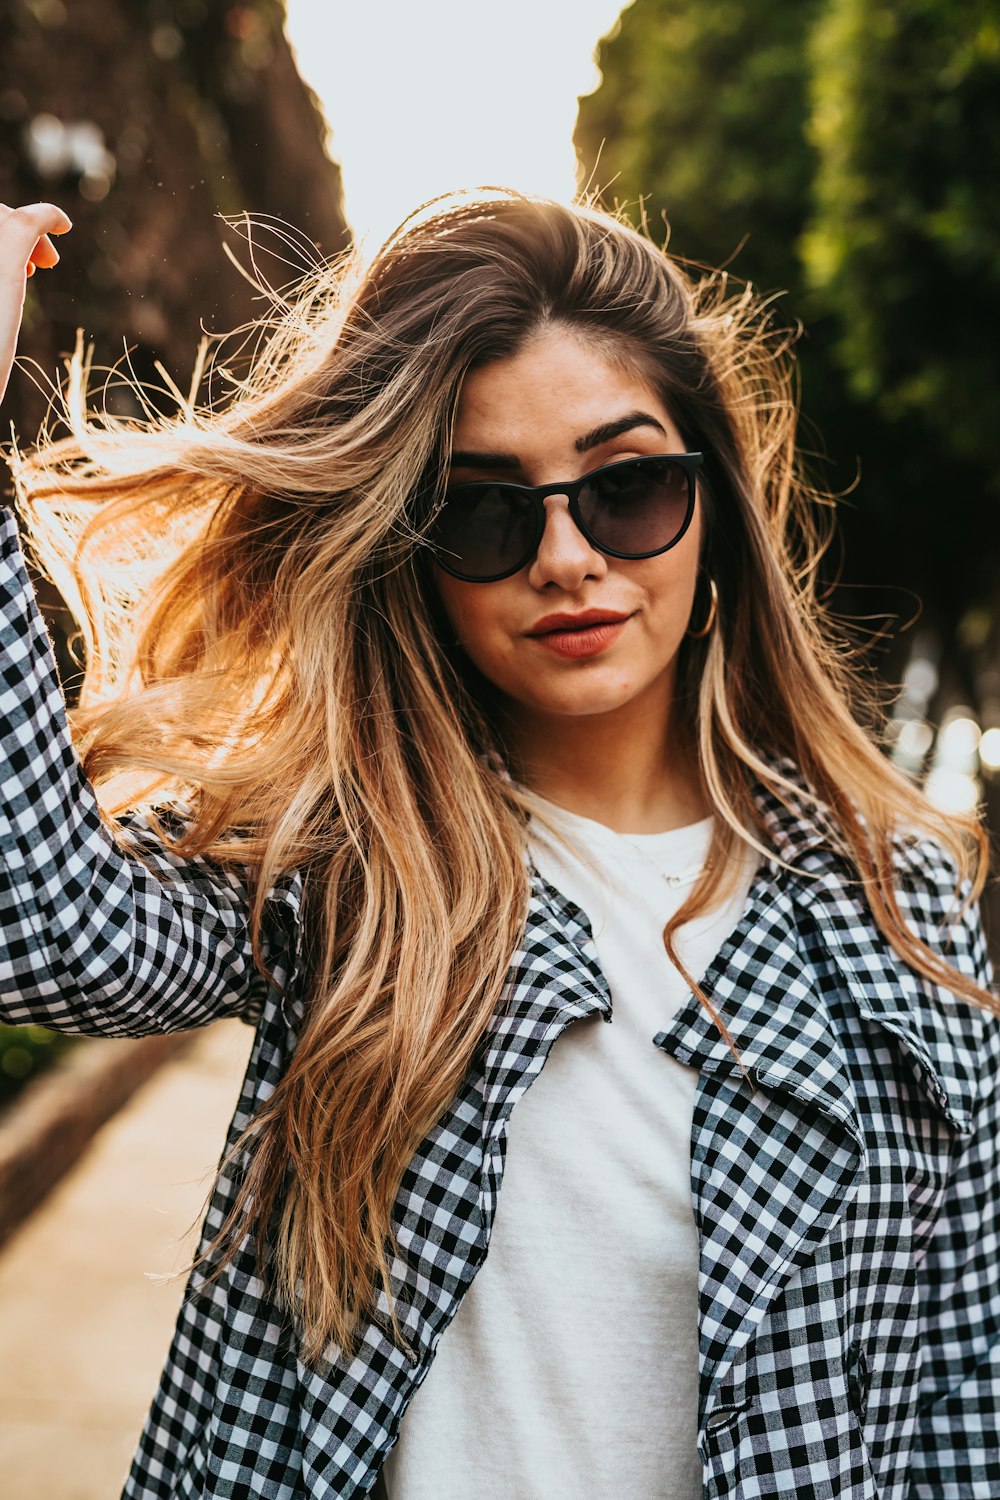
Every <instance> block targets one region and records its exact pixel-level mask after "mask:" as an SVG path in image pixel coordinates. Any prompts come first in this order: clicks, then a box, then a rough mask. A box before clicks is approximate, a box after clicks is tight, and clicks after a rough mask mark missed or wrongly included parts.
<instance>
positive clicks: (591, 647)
mask: <svg viewBox="0 0 1000 1500" xmlns="http://www.w3.org/2000/svg"><path fill="white" fill-rule="evenodd" d="M629 618H630V616H628V615H626V616H625V618H624V619H620V620H605V621H602V622H601V623H598V624H593V625H582V626H578V627H576V628H575V629H565V628H564V629H558V630H546V631H544V632H543V633H541V634H540V635H532V636H531V637H530V639H531V640H533V641H537V642H538V644H539V645H540V646H546V647H547V648H548V649H549V650H550V651H554V652H555V653H556V655H557V656H573V657H582V656H597V655H598V654H599V653H600V652H601V651H606V650H607V648H608V647H609V646H610V645H612V644H613V643H614V642H615V641H616V640H617V639H618V637H619V636H620V635H621V633H622V631H623V630H624V629H625V626H626V625H627V624H628V622H629Z"/></svg>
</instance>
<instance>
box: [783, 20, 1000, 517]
mask: <svg viewBox="0 0 1000 1500" xmlns="http://www.w3.org/2000/svg"><path fill="white" fill-rule="evenodd" d="M811 61H812V83H811V90H810V94H811V127H810V136H811V139H812V140H813V142H814V144H815V146H816V149H817V153H818V163H817V172H816V180H815V188H814V195H815V202H816V208H815V212H814V214H813V217H812V221H811V224H810V227H809V230H808V233H807V234H806V236H805V240H804V244H803V252H804V260H805V267H806V271H807V274H808V278H809V281H810V284H811V285H812V286H813V287H814V288H816V290H817V291H818V292H819V293H820V294H821V295H822V297H823V299H824V301H825V302H826V304H827V305H828V306H829V307H830V308H831V310H832V311H833V312H834V313H835V315H836V317H837V322H838V330H839V331H838V338H837V341H836V351H837V354H838V356H839V358H840V360H841V362H842V364H843V367H844V369H845V370H846V372H847V374H848V377H849V380H850V382H851V387H852V389H853V390H854V392H855V393H856V394H857V395H858V396H859V397H860V398H861V399H862V400H865V401H870V402H873V403H874V404H875V405H876V406H877V407H878V408H879V410H880V411H881V412H882V413H883V414H884V415H885V417H886V418H888V419H889V420H890V421H893V420H895V419H897V418H899V417H903V416H906V415H908V414H912V415H913V416H915V417H916V418H917V419H918V420H919V421H920V423H921V424H925V425H926V426H927V427H929V428H931V429H933V431H934V432H935V434H936V435H937V438H938V440H939V442H940V443H941V444H942V445H943V446H944V448H945V449H946V450H947V451H948V452H950V453H951V454H953V455H954V456H956V457H959V458H963V459H967V460H971V461H972V462H973V463H976V464H980V465H982V468H983V474H982V479H983V481H984V483H986V484H987V486H988V488H989V491H990V493H991V495H992V497H993V499H994V500H995V499H996V498H998V497H1000V473H998V470H997V466H996V462H995V453H996V416H995V394H994V393H995V387H996V375H997V353H996V346H997V332H998V329H1000V258H998V255H997V246H998V244H1000V196H998V194H997V182H998V180H1000V109H998V108H997V101H998V99H1000V5H998V4H997V0H962V3H957V0H907V4H905V5H899V4H898V3H895V0H828V3H827V5H826V8H825V11H824V13H823V14H822V16H821V18H820V21H819V24H818V26H817V27H816V30H815V34H814V37H813V41H812V46H811ZM938 486H939V489H938V493H939V495H941V498H944V496H943V493H942V492H943V491H944V490H946V489H947V488H948V487H949V486H948V484H947V479H946V476H945V475H944V474H943V473H942V474H940V475H939V476H938ZM948 500H949V506H951V505H952V504H953V503H954V500H955V497H954V496H952V495H949V497H948Z"/></svg>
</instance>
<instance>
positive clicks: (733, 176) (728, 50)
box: [576, 0, 819, 290]
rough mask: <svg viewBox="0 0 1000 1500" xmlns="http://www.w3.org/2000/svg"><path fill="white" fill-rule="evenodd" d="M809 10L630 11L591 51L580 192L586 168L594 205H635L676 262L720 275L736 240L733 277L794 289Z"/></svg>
mask: <svg viewBox="0 0 1000 1500" xmlns="http://www.w3.org/2000/svg"><path fill="white" fill-rule="evenodd" d="M818 3H819V0H759V3H758V4H755V5H752V6H751V5H747V4H745V3H743V0H698V3H693V0H636V3H635V4H634V5H633V6H632V7H631V8H630V9H629V10H627V11H626V12H625V14H624V15H623V17H622V18H621V22H620V25H619V27H618V28H617V30H616V32H613V33H612V35H611V36H610V37H609V38H608V39H607V40H605V41H604V42H602V43H601V45H600V48H599V51H598V65H599V66H600V68H601V70H602V73H603V75H604V81H603V83H602V85H601V87H600V89H599V90H598V91H597V93H595V94H591V95H589V96H588V97H587V98H585V99H583V100H581V104H580V119H579V124H578V126H577V135H576V143H577V151H578V154H579V157H580V160H581V164H582V174H581V175H582V177H583V178H584V180H586V178H587V177H588V176H589V175H590V172H591V170H592V169H593V168H594V166H595V163H596V164H597V166H596V173H595V177H596V182H597V185H598V186H601V187H603V186H604V185H605V184H610V186H609V188H608V190H607V192H606V193H605V198H606V200H610V199H611V198H613V197H614V196H617V197H618V198H619V199H621V200H632V201H633V202H634V200H636V199H637V198H638V197H639V196H640V195H641V196H642V197H643V199H644V200H645V201H646V205H647V208H648V212H649V215H650V219H651V221H652V224H653V226H654V229H655V222H656V219H657V218H658V217H659V216H660V215H661V214H662V213H664V212H665V213H666V216H667V218H668V220H669V223H670V225H671V229H672V234H671V241H670V248H671V250H672V251H674V252H675V253H677V254H679V255H682V256H686V257H689V258H691V259H695V260H701V261H705V262H707V263H708V264H710V265H719V264H722V263H723V262H727V261H730V260H731V259H732V257H733V255H734V252H736V251H737V250H738V247H739V246H740V245H741V243H742V242H743V241H746V245H745V248H744V249H742V250H740V251H739V254H738V255H736V258H735V261H733V266H732V268H733V270H734V271H735V273H736V274H737V275H738V276H740V277H742V278H744V279H746V280H751V281H753V282H754V283H755V284H757V285H758V286H762V287H763V288H764V289H766V290H770V289H772V288H775V287H782V288H783V287H787V286H790V285H794V284H795V282H796V281H797V280H798V279H799V278H798V274H797V271H798V267H797V262H796V252H795V245H796V240H797V238H798V236H799V234H800V233H801V231H802V228H803V226H804V215H805V213H806V211H807V208H808V193H809V183H810V179H811V176H812V172H813V154H812V150H811V148H810V147H809V145H808V143H807V142H806V139H805V134H804V129H803V123H804V119H805V113H806V108H807V101H806V89H807V80H806V78H805V76H804V72H803V66H802V59H803V56H804V52H805V48H806V44H807V37H808V32H809V27H810V24H811V22H812V20H813V18H814V16H815V15H816V12H817V9H818ZM602 143H603V145H602ZM612 179H614V180H613V181H612ZM633 217H635V213H634V210H633Z"/></svg>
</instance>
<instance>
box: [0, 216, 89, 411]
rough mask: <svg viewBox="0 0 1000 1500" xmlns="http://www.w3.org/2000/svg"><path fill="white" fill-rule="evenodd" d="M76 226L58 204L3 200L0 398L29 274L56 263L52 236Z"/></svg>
mask: <svg viewBox="0 0 1000 1500" xmlns="http://www.w3.org/2000/svg"><path fill="white" fill-rule="evenodd" d="M72 227H73V226H72V224H71V223H70V221H69V219H68V218H67V216H66V215H65V214H64V213H63V211H62V209H61V208H56V206H55V204H54V203H29V204H28V205H27V206H26V207H25V208H7V207H6V205H5V204H2V203H0V401H2V400H3V394H4V391H5V390H6V389H7V381H8V379H9V378H10V372H11V369H12V367H13V364H14V353H15V350H16V349H17V334H18V330H19V328H20V326H21V314H22V312H23V311H24V289H25V287H26V286H27V284H28V277H29V276H34V274H35V271H36V270H37V269H42V268H45V267H48V266H54V265H56V263H57V262H58V260H59V252H58V250H57V249H56V247H55V245H53V243H52V241H51V240H50V239H49V235H50V234H65V233H66V231H67V230H68V229H72Z"/></svg>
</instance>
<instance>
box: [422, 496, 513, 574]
mask: <svg viewBox="0 0 1000 1500" xmlns="http://www.w3.org/2000/svg"><path fill="white" fill-rule="evenodd" d="M536 525H537V520H536V514H535V510H534V508H533V506H532V504H531V501H530V500H529V499H528V497H527V496H525V495H522V494H520V493H519V492H518V491H517V490H516V489H511V488H510V487H509V486H507V485H502V484H484V485H479V484H476V485H461V484H459V485H456V486H455V487H454V489H451V490H449V491H448V493H447V495H446V497H445V502H444V505H443V507H442V509H441V511H440V513H439V515H438V517H437V521H436V522H435V525H434V528H433V531H432V533H431V537H432V541H433V543H434V546H435V549H436V551H437V554H438V560H439V561H440V562H441V563H442V564H443V565H444V566H445V567H446V568H449V569H450V570H451V571H452V572H454V573H457V574H458V575H459V577H460V578H468V579H477V578H495V577H497V576H498V575H499V574H501V573H508V572H516V570H517V569H518V568H519V567H522V566H523V565H524V564H525V563H526V562H527V561H528V559H529V558H530V556H531V554H532V553H533V552H534V550H535V545H536V542H537V537H536V534H535V529H536Z"/></svg>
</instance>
